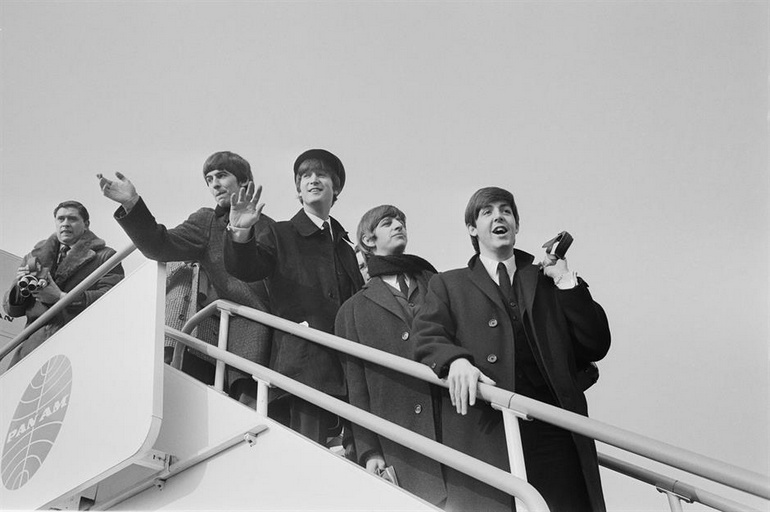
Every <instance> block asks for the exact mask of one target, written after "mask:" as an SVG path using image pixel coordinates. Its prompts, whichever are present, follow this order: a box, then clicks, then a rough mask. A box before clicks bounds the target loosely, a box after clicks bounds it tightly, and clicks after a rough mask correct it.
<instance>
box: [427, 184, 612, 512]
mask: <svg viewBox="0 0 770 512" xmlns="http://www.w3.org/2000/svg"><path fill="white" fill-rule="evenodd" d="M465 223H466V226H467V228H468V232H469V234H470V236H471V240H472V242H473V245H474V248H475V249H476V255H475V256H474V257H473V258H471V260H470V262H469V264H468V267H467V268H461V269H457V270H452V271H449V272H446V273H442V274H438V275H436V276H434V278H433V279H432V280H431V282H430V287H429V291H428V296H427V298H426V302H425V305H424V306H423V308H422V309H421V311H420V313H419V314H418V316H417V318H416V319H415V323H414V330H415V345H416V349H415V358H416V359H417V360H418V361H420V362H422V363H424V364H427V365H428V366H429V367H430V368H432V369H433V371H434V372H436V374H437V375H438V376H439V377H440V378H445V379H446V380H447V384H448V385H449V396H448V398H449V401H451V404H452V406H451V407H449V406H448V405H449V404H448V403H447V404H445V405H446V406H445V407H444V408H443V413H442V435H443V442H444V444H446V445H447V446H450V447H452V448H456V449H458V450H461V451H463V452H465V453H468V454H470V455H473V456H475V457H477V458H479V459H481V460H483V461H485V462H488V463H490V464H492V465H494V466H497V467H499V468H501V469H504V470H506V471H508V470H509V469H510V468H509V462H508V453H507V448H506V441H505V434H504V429H503V420H502V414H501V413H500V412H499V411H495V410H493V409H492V407H491V406H490V405H489V404H487V403H481V402H477V401H476V387H477V383H478V382H483V383H486V384H493V385H497V386H499V387H501V388H503V389H507V390H510V391H515V392H517V393H521V394H522V395H525V396H528V397H531V398H534V399H536V400H539V401H541V402H545V403H548V404H551V405H554V406H557V407H561V408H564V409H566V410H568V411H572V412H575V413H578V414H583V415H587V414H588V409H587V404H586V399H585V395H584V394H583V389H582V388H581V385H580V380H581V379H580V378H579V374H580V373H581V370H582V369H584V368H585V367H586V366H587V365H590V363H591V362H592V361H597V360H599V359H601V358H602V357H604V355H605V354H606V353H607V351H608V350H609V346H610V331H609V325H608V323H607V317H606V315H605V313H604V311H603V309H602V308H601V306H599V304H597V303H596V302H594V300H593V299H592V297H591V294H590V292H589V291H588V285H587V284H586V283H585V281H583V280H582V279H581V278H579V277H577V275H576V274H575V273H574V272H571V271H570V270H569V269H568V268H567V262H566V260H564V259H557V258H556V257H555V256H550V255H547V256H546V259H545V261H544V262H543V264H542V266H541V265H537V264H535V263H534V257H533V256H532V255H530V254H527V253H525V252H523V251H520V250H518V249H514V244H515V241H516V233H518V230H519V215H518V211H517V209H516V203H515V202H514V199H513V195H512V194H511V193H510V192H508V191H506V190H503V189H500V188H496V187H489V188H483V189H481V190H479V191H477V192H476V193H475V194H474V195H473V196H472V197H471V199H470V201H469V203H468V206H467V208H466V211H465ZM520 428H521V436H522V445H523V450H524V460H525V463H526V468H527V477H528V480H529V482H530V483H531V484H532V485H533V486H534V487H535V488H536V489H537V490H538V491H539V492H540V493H541V494H542V495H543V497H544V498H545V500H546V502H547V503H548V506H549V508H550V510H551V511H553V512H560V511H563V512H576V511H603V510H605V504H604V498H603V495H602V489H601V481H600V478H599V469H598V463H597V456H596V448H595V445H594V442H593V440H591V439H587V438H585V437H583V436H579V435H576V434H572V433H570V432H569V431H567V430H563V429H561V428H558V427H555V426H552V425H550V424H548V423H545V422H541V421H538V420H534V421H521V422H520ZM446 484H447V494H448V499H447V510H505V511H510V510H513V509H514V508H515V506H514V503H513V499H512V498H511V497H510V496H508V495H506V494H504V493H502V492H500V491H498V490H496V489H493V488H492V487H490V486H487V485H484V484H482V483H480V482H477V481H475V480H473V479H471V478H470V477H467V476H465V475H463V474H461V473H459V472H457V471H454V470H452V469H450V468H447V469H446Z"/></svg>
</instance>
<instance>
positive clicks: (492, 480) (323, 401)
mask: <svg viewBox="0 0 770 512" xmlns="http://www.w3.org/2000/svg"><path fill="white" fill-rule="evenodd" d="M191 320H192V319H191ZM166 334H167V335H168V336H169V337H171V338H173V339H175V340H177V341H179V342H181V343H183V344H185V345H187V346H188V347H191V348H194V349H196V350H199V351H201V352H203V353H204V354H206V355H208V356H211V357H213V358H215V359H219V360H222V361H224V362H225V363H226V364H228V365H230V366H232V367H233V368H237V369H239V370H241V371H244V372H246V373H248V374H251V375H253V376H254V377H255V378H257V379H260V380H263V381H265V382H268V383H270V385H272V386H276V387H279V388H281V389H283V390H285V391H288V392H289V393H291V394H293V395H295V396H298V397H300V398H302V399H304V400H307V401H309V402H311V403H314V404H315V405H317V406H318V407H321V408H323V409H326V410H328V411H331V412H332V413H334V414H337V415H339V416H342V417H344V418H347V419H348V420H350V421H351V422H353V423H355V424H357V425H361V426H362V427H364V428H367V429H369V430H371V431H372V432H376V433H377V434H380V435H382V436H385V437H387V438H389V439H392V440H394V441H396V442H397V443H400V444H402V445H403V446H406V447H408V448H411V449H413V450H417V451H420V452H421V453H423V454H425V455H427V456H428V457H431V458H432V459H434V460H436V461H438V462H440V463H442V464H445V465H447V466H450V467H453V468H455V469H457V470H458V471H462V472H463V473H466V474H468V475H470V476H472V477H474V478H476V479H478V480H481V481H483V482H485V483H487V484H489V485H491V486H493V487H495V488H497V489H500V490H501V491H503V492H505V493H507V494H510V495H512V496H516V497H517V498H519V499H521V500H522V501H523V502H524V503H525V505H526V507H527V510H528V511H530V512H536V511H543V512H547V511H548V505H547V504H546V503H545V500H544V499H543V497H542V496H540V493H538V492H537V490H535V488H534V487H532V485H531V484H530V483H528V482H526V481H525V480H521V479H519V478H516V477H514V476H513V475H511V474H510V473H508V472H507V471H503V470H502V469H499V468H496V467H495V466H492V465H491V464H487V463H486V462H482V461H480V460H478V459H476V458H474V457H471V456H470V455H467V454H465V453H462V452H460V451H457V450H454V449H452V448H449V447H447V446H444V445H443V444H441V443H438V442H436V441H433V440H430V439H428V438H426V437H424V436H422V435H420V434H417V433H415V432H412V431H411V430H408V429H406V428H404V427H402V426H400V425H396V424H395V423H391V422H390V421H387V420H384V419H382V418H380V417H379V416H376V415H374V414H372V413H370V412H367V411H364V410H362V409H359V408H358V407H355V406H353V405H350V404H348V403H346V402H343V401H342V400H339V399H337V398H334V397H332V396H329V395H327V394H325V393H323V392H321V391H318V390H316V389H314V388H312V387H310V386H307V385H305V384H302V383H300V382H297V381H296V380H294V379H292V378H290V377H286V376H285V375H282V374H280V373H278V372H276V371H273V370H270V369H269V368H266V367H264V366H261V365H259V364H257V363H254V362H252V361H249V360H247V359H244V358H242V357H239V356H236V355H234V354H232V353H230V352H226V351H224V350H222V349H219V348H217V347H215V346H213V345H209V344H208V343H206V342H204V341H201V340H199V339H197V338H194V337H192V336H190V335H189V334H185V333H184V332H182V331H178V330H176V329H173V328H171V327H166Z"/></svg>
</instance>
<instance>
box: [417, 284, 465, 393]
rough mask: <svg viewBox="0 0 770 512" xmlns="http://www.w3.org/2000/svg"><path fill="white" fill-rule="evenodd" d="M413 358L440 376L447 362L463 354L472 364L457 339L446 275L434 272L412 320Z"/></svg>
mask: <svg viewBox="0 0 770 512" xmlns="http://www.w3.org/2000/svg"><path fill="white" fill-rule="evenodd" d="M414 334H415V344H414V359H415V361H418V362H420V363H423V364H426V365H428V366H429V367H430V369H431V370H433V371H434V372H435V373H436V375H437V376H438V377H439V378H444V377H446V374H447V372H449V365H450V364H451V363H452V361H454V360H455V359H459V358H461V357H464V358H466V359H468V360H469V361H470V362H471V363H472V364H474V360H473V356H472V355H471V353H470V351H468V350H467V349H466V348H465V347H463V346H461V345H460V343H459V342H458V341H457V324H456V323H455V318H454V314H453V312H452V309H451V304H450V300H449V290H448V289H447V283H446V279H445V276H444V275H442V274H436V275H435V276H433V277H432V278H431V280H430V283H429V284H428V293H427V295H426V297H425V303H424V304H423V306H422V308H421V309H420V312H419V313H418V314H417V317H415V319H414Z"/></svg>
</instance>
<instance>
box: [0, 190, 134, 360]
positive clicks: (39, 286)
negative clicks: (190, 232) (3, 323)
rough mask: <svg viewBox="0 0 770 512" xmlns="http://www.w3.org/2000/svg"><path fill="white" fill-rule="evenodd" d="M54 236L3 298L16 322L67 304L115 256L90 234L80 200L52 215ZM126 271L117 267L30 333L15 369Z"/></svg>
mask: <svg viewBox="0 0 770 512" xmlns="http://www.w3.org/2000/svg"><path fill="white" fill-rule="evenodd" d="M53 215H54V220H55V223H56V232H55V233H54V234H52V235H51V236H49V237H48V238H47V239H46V240H42V241H40V242H38V243H37V245H35V248H34V249H32V252H30V253H29V254H27V255H26V256H25V257H24V259H23V260H22V264H21V266H20V267H19V269H18V271H17V273H16V279H15V280H14V283H13V285H12V286H11V289H10V290H8V292H7V293H6V294H5V298H4V300H3V308H4V309H5V311H6V312H7V313H8V315H10V316H12V317H20V316H25V315H26V317H27V325H29V324H31V323H32V322H34V321H35V320H36V319H37V318H38V317H40V315H42V314H43V313H44V312H45V311H47V310H48V308H50V307H51V306H52V305H53V304H55V303H57V302H59V301H60V300H61V299H63V298H64V297H65V296H66V295H67V292H69V291H70V290H72V289H73V288H75V287H76V286H77V285H78V284H80V283H81V282H82V281H83V280H84V279H85V278H87V277H88V276H89V275H90V274H91V273H92V272H93V271H94V270H96V269H97V268H99V266H101V265H102V263H104V262H105V261H107V260H108V259H109V258H110V257H111V256H112V255H113V254H115V251H114V250H113V249H112V248H110V247H107V244H106V243H105V242H104V240H102V239H101V238H99V237H97V236H96V235H95V234H94V233H93V232H92V231H90V230H89V229H88V226H89V224H90V222H89V216H88V210H86V207H85V206H83V205H82V204H81V203H79V202H77V201H64V202H63V203H60V204H59V205H58V206H56V208H54V211H53ZM123 276H124V273H123V267H122V266H121V265H117V266H116V267H114V268H113V269H111V270H110V271H109V272H108V273H107V274H105V275H104V276H103V277H102V278H101V279H99V280H98V281H97V282H96V283H94V285H93V286H91V287H90V288H88V289H87V290H86V291H85V292H84V293H83V294H82V295H80V296H78V297H76V298H75V300H74V301H72V302H71V303H70V304H69V305H68V306H67V307H66V308H65V309H64V310H62V311H61V312H60V313H59V314H58V315H57V316H56V317H54V318H53V319H52V320H51V321H50V322H48V323H47V324H46V325H44V326H43V327H41V328H40V329H38V330H37V331H35V332H34V333H32V334H31V335H30V336H29V338H27V339H26V341H24V343H22V344H21V345H20V346H19V348H18V349H17V350H16V351H15V352H14V354H13V356H12V359H11V366H13V365H14V364H16V363H17V362H19V360H21V359H22V358H23V357H25V356H26V355H27V354H29V353H30V352H32V351H33V350H34V349H35V348H37V347H38V346H39V345H41V344H42V343H43V342H44V341H45V340H46V339H48V338H50V337H51V336H52V335H53V334H54V333H55V332H56V331H58V330H59V329H60V328H61V327H62V326H63V325H64V324H66V323H67V322H69V321H70V320H72V319H73V318H74V317H75V316H77V315H78V314H79V313H80V312H81V311H83V310H84V309H85V308H87V307H88V306H89V305H90V304H92V303H93V302H94V301H95V300H96V299H98V298H99V297H101V296H102V295H104V294H105V293H106V292H107V290H109V289H110V288H112V287H113V286H115V285H116V284H117V283H118V282H119V281H120V280H121V279H123Z"/></svg>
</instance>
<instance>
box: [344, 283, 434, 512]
mask: <svg viewBox="0 0 770 512" xmlns="http://www.w3.org/2000/svg"><path fill="white" fill-rule="evenodd" d="M431 275H432V274H431V273H429V272H422V273H420V274H418V275H416V276H414V277H415V278H416V279H415V280H416V281H417V286H418V287H420V288H421V290H422V294H423V295H424V294H425V293H426V292H427V290H428V279H429V278H430V276H431ZM391 288H392V287H391V286H390V285H388V284H386V283H385V282H384V281H383V280H382V279H381V278H379V277H374V278H372V279H371V280H370V281H369V282H368V283H367V284H366V285H364V288H363V290H361V291H360V292H358V293H357V294H355V295H354V296H353V297H351V298H350V300H348V301H347V302H345V304H343V305H342V307H341V308H340V311H339V313H337V321H336V326H335V333H336V334H337V335H338V336H342V337H343V338H347V339H349V340H351V341H355V342H358V343H361V344H362V345H366V346H369V347H372V348H376V349H378V350H383V351H385V352H390V353H392V354H396V355H398V356H401V357H405V358H408V359H411V358H412V354H413V352H414V344H413V340H412V338H411V331H412V315H410V314H407V313H406V312H405V311H404V308H403V307H402V305H401V304H399V299H397V298H396V296H395V295H394V292H395V293H397V294H398V295H399V296H401V297H403V295H402V294H401V292H400V291H395V290H394V291H391ZM409 291H410V294H409V295H410V297H411V298H412V299H414V294H415V293H416V287H415V284H414V283H410V289H409ZM404 302H406V300H405V299H404ZM407 307H409V306H408V305H407ZM346 371H347V375H346V377H347V382H348V393H349V399H350V403H351V404H352V405H355V406H356V407H359V408H361V409H363V410H366V411H370V412H372V413H374V414H376V415H378V416H380V417H382V418H384V419H386V420H389V421H392V422H394V423H396V424H398V425H401V426H402V427H405V428H407V429H409V430H411V431H412V432H415V433H417V434H420V435H423V436H425V437H428V438H430V439H433V440H435V439H436V428H435V424H434V410H433V402H432V400H433V399H432V396H431V387H430V385H429V384H428V383H426V382H424V381H422V380H419V379H415V378H412V377H407V376H406V375H404V374H402V373H400V372H397V371H394V370H389V369H387V368H383V367H381V366H378V365H376V364H373V363H368V362H364V361H361V360H360V359H357V358H348V361H347V365H346ZM353 437H354V439H355V443H356V452H357V453H358V455H359V458H360V459H361V460H360V462H361V463H362V464H364V463H365V461H366V458H367V457H368V455H369V454H371V453H372V452H377V453H379V454H381V455H383V457H384V459H385V462H386V463H387V464H388V465H392V466H393V467H394V469H395V470H396V476H397V478H398V480H399V484H400V485H401V486H402V487H404V488H405V489H407V490H408V491H410V492H412V493H414V494H416V495H417V496H420V497H421V498H423V499H424V500H426V501H429V502H430V503H434V504H438V503H441V502H442V501H443V500H444V499H445V498H446V490H445V488H444V480H443V477H442V475H441V465H440V464H439V463H438V462H436V461H434V460H432V459H430V458H428V457H425V456H423V455H421V454H419V453H417V452H414V451H412V450H410V449H408V448H405V447H403V446H401V445H400V444H398V443H396V442H393V441H391V440H389V439H388V438H386V437H380V436H378V435H377V434H375V433H374V432H372V431H370V430H367V429H365V428H363V427H359V426H358V425H353Z"/></svg>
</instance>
